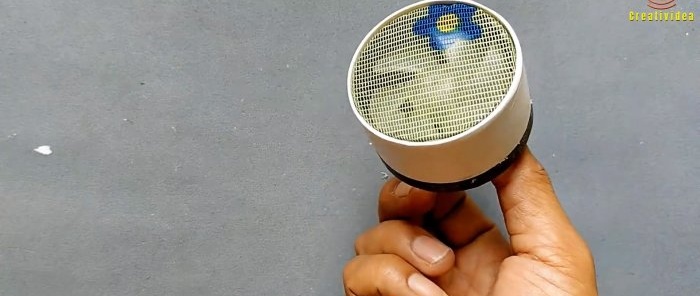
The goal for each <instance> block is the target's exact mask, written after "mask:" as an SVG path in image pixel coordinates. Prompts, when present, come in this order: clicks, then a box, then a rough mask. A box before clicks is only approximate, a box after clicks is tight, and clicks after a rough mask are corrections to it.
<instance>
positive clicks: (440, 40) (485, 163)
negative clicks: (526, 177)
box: [348, 0, 532, 191]
mask: <svg viewBox="0 0 700 296" xmlns="http://www.w3.org/2000/svg"><path fill="white" fill-rule="evenodd" d="M348 95H349V97H350V103H351V106H352V110H353V112H354V114H355V115H356V116H357V118H358V119H359V121H360V122H361V123H362V126H363V127H364V128H365V130H366V131H367V134H368V135H369V138H370V143H371V144H372V146H373V147H374V149H375V150H376V152H377V154H378V155H379V157H380V158H381V160H382V161H383V162H384V164H385V165H386V167H387V168H388V169H389V170H390V171H391V172H392V173H393V174H394V175H395V176H396V177H397V178H398V179H400V180H402V181H404V182H406V183H407V184H410V185H412V186H415V187H418V188H421V189H425V190H430V191H457V190H466V189H470V188H474V187H478V186H481V185H483V184H485V183H487V182H489V181H491V180H492V179H493V178H494V177H496V176H497V175H499V174H500V173H502V172H503V171H504V170H505V169H506V168H508V166H509V165H510V164H511V163H512V162H513V160H515V159H516V158H517V157H518V156H519V155H520V153H521V152H522V151H523V149H524V148H525V146H526V144H527V141H528V138H529V135H530V130H531V128H532V104H531V100H530V94H529V89H528V84H527V80H526V77H525V69H524V67H523V54H522V51H521V48H520V43H519V41H518V38H517V36H516V35H515V32H514V31H513V28H512V27H511V26H510V25H509V24H508V22H507V21H506V20H505V19H504V18H503V17H501V16H500V15H499V14H497V13H496V12H495V11H493V10H491V9H489V8H488V7H486V6H484V5H482V4H479V3H477V2H473V1H467V0H460V1H436V0H428V1H421V2H418V3H415V4H412V5H409V6H407V7H404V8H402V9H400V10H398V11H396V12H394V13H393V14H391V15H390V16H389V17H387V18H386V19H384V20H383V21H382V22H380V23H379V24H378V25H377V26H376V27H374V29H372V30H371V31H370V32H369V34H367V36H366V37H365V38H364V40H362V43H361V44H360V46H359V47H358V49H357V51H356V53H355V55H354V56H353V59H352V62H351V65H350V70H349V73H348Z"/></svg>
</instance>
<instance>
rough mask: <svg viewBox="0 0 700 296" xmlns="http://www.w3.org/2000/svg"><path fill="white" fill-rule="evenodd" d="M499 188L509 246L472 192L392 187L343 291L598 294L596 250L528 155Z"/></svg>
mask: <svg viewBox="0 0 700 296" xmlns="http://www.w3.org/2000/svg"><path fill="white" fill-rule="evenodd" d="M493 184H494V186H495V187H496V191H497V193H498V197H499V201H500V205H501V210H502V212H503V216H504V218H505V224H506V228H507V229H508V234H509V236H510V242H508V241H506V240H505V239H504V238H503V236H502V235H501V234H500V232H499V230H498V228H497V227H496V226H495V225H494V223H493V222H492V221H490V220H489V219H488V218H487V217H486V216H485V215H484V214H483V213H482V212H481V211H480V210H479V208H478V207H477V205H476V204H475V203H474V202H473V201H472V200H471V199H470V198H469V197H468V196H467V195H466V193H465V192H455V193H432V192H427V191H423V190H419V189H417V188H412V187H410V186H408V185H406V184H405V183H401V182H400V181H398V180H397V179H391V180H389V181H387V183H386V184H385V185H384V186H383V188H382V189H381V192H380V194H379V221H380V224H379V225H377V226H376V227H374V228H372V229H370V230H368V231H366V232H365V233H363V234H362V235H360V237H359V238H358V239H357V241H356V242H355V251H356V253H357V256H356V257H355V258H353V259H352V260H351V261H350V262H349V263H348V264H347V265H346V267H345V270H344V274H343V279H344V285H345V294H346V295H349V296H375V295H376V296H379V295H383V296H440V295H451V296H472V295H475V296H487V295H488V296H501V295H507V296H515V295H528V296H533V295H550V296H551V295H567V296H584V295H585V296H593V295H597V294H598V292H597V286H596V277H595V268H594V262H593V257H592V255H591V252H590V250H589V249H588V247H587V246H586V243H585V241H584V240H583V239H582V238H581V236H580V235H579V234H578V233H577V231H576V229H575V228H574V226H573V225H572V224H571V222H570V221H569V219H568V218H567V216H566V213H565V212H564V210H563V209H562V207H561V205H560V204H559V201H558V200H557V197H556V195H555V193H554V189H553V188H552V185H551V183H550V180H549V177H548V175H547V173H546V172H545V170H544V168H543V167H542V166H541V165H540V163H539V162H538V161H537V159H535V157H534V156H533V155H532V154H531V152H530V151H529V150H528V149H526V151H525V152H524V153H523V155H522V156H521V157H520V158H519V159H518V160H517V161H516V162H515V163H514V164H513V165H512V166H511V167H510V168H509V169H508V170H507V171H506V172H504V173H503V174H502V175H501V176H499V177H498V178H496V179H495V180H494V181H493Z"/></svg>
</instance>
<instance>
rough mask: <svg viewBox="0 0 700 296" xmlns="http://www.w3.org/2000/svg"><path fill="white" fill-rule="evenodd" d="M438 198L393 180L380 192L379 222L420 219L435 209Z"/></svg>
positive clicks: (385, 184) (395, 179)
mask: <svg viewBox="0 0 700 296" xmlns="http://www.w3.org/2000/svg"><path fill="white" fill-rule="evenodd" d="M436 196H437V194H436V193H433V192H429V191H425V190H421V189H418V188H415V187H411V186H410V185H408V184H406V183H403V182H401V181H400V180H399V179H397V178H391V179H390V180H389V181H387V182H386V183H384V186H382V189H381V190H380V192H379V207H378V208H379V209H378V211H379V213H378V214H379V221H380V222H384V221H387V220H409V221H411V220H415V219H418V218H420V217H422V216H423V215H424V214H426V213H428V212H429V211H430V210H432V209H433V207H434V206H435V200H436Z"/></svg>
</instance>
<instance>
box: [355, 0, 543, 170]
mask: <svg viewBox="0 0 700 296" xmlns="http://www.w3.org/2000/svg"><path fill="white" fill-rule="evenodd" d="M441 2H449V3H454V2H461V3H466V4H470V5H473V6H476V7H478V8H481V9H483V10H485V11H487V12H489V13H491V14H492V15H493V16H494V17H496V18H497V19H498V20H499V21H500V22H501V23H502V24H503V25H504V26H505V27H506V28H507V30H508V32H509V33H510V35H511V36H512V39H513V42H514V45H515V49H516V50H515V52H516V66H515V73H514V77H513V83H512V85H511V86H510V88H509V89H508V92H507V93H506V95H505V97H504V98H503V99H502V101H501V103H500V104H499V105H498V107H496V109H495V110H494V111H493V112H492V113H491V114H490V115H489V116H488V117H486V119H484V120H483V121H481V122H480V123H478V124H477V125H476V126H474V127H472V128H470V129H468V130H467V131H465V132H463V133H461V134H458V135H456V136H453V137H450V138H446V139H441V140H434V141H429V142H409V141H403V140H398V139H395V138H392V137H389V136H387V135H385V134H383V133H381V132H379V131H377V130H376V129H374V128H373V127H372V126H371V125H370V124H369V123H368V122H367V121H365V119H364V118H363V117H362V116H361V114H360V112H359V111H358V110H357V107H356V106H355V104H354V103H353V98H352V89H351V88H352V86H351V85H352V78H351V77H352V71H353V69H354V66H355V63H356V61H357V59H358V56H359V54H360V53H361V50H362V48H363V45H364V44H366V43H367V42H368V40H369V39H370V38H371V37H372V36H373V35H374V34H375V32H376V31H377V30H379V29H381V28H382V27H383V25H385V24H387V23H388V22H390V21H392V20H393V19H395V18H396V17H397V16H399V15H401V14H403V13H404V12H405V11H409V10H412V9H414V8H416V7H418V6H422V5H425V4H426V3H431V4H433V3H441ZM348 94H349V96H350V105H351V106H352V110H353V112H354V114H355V116H356V117H357V119H358V120H359V121H360V122H361V123H362V126H363V127H364V129H365V130H366V132H367V134H368V135H369V138H370V143H371V144H372V147H373V148H374V149H375V150H376V152H377V154H378V155H379V156H380V157H381V159H382V160H383V161H384V162H385V163H386V165H387V166H389V167H390V168H391V169H392V170H394V171H396V172H397V173H399V174H401V175H403V176H404V177H407V178H410V179H412V180H416V181H419V182H424V183H430V184H447V183H457V182H464V181H465V180H470V179H472V178H475V177H477V176H480V175H482V174H484V173H486V172H487V171H489V170H490V169H492V168H494V167H495V166H496V165H498V164H499V163H501V162H503V161H505V160H506V159H507V158H508V156H509V155H510V154H511V153H512V152H513V151H514V150H515V148H516V147H518V145H519V144H520V142H521V140H522V139H523V136H524V135H526V134H527V133H528V132H529V131H528V123H529V121H530V117H531V110H532V109H531V100H530V93H529V88H528V84H527V79H526V75H525V70H524V67H523V55H522V51H521V47H520V42H519V40H518V38H517V36H516V34H515V32H514V31H513V29H512V27H511V26H510V24H509V23H508V22H507V21H506V20H505V19H504V18H503V17H502V16H500V15H499V14H497V13H496V12H495V11H493V10H491V9H489V8H488V7H485V6H483V5H482V4H479V3H476V2H473V1H464V0H462V1H431V0H428V1H422V2H418V3H415V4H412V5H409V6H407V7H404V8H403V9H400V10H399V11H397V12H395V13H393V14H392V15H390V16H389V17H387V18H386V19H384V20H383V21H382V22H380V23H379V24H378V25H377V26H376V27H375V28H374V29H372V30H371V31H370V32H369V33H368V34H367V36H366V37H365V38H364V40H363V41H362V45H361V46H359V48H358V50H357V52H356V53H355V55H354V57H353V59H352V63H351V65H350V70H349V73H348Z"/></svg>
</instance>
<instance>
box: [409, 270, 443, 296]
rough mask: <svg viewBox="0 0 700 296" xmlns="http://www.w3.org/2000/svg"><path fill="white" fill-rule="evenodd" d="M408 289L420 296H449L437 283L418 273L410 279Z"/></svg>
mask: <svg viewBox="0 0 700 296" xmlns="http://www.w3.org/2000/svg"><path fill="white" fill-rule="evenodd" d="M408 288H410V289H411V290H413V292H414V293H416V294H418V295H420V296H447V294H446V293H445V292H444V291H443V290H442V289H440V287H438V286H437V285H436V284H435V283H433V282H432V281H431V280H429V279H427V278H426V277H424V276H423V275H420V274H417V273H414V274H412V275H411V276H409V277H408Z"/></svg>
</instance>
